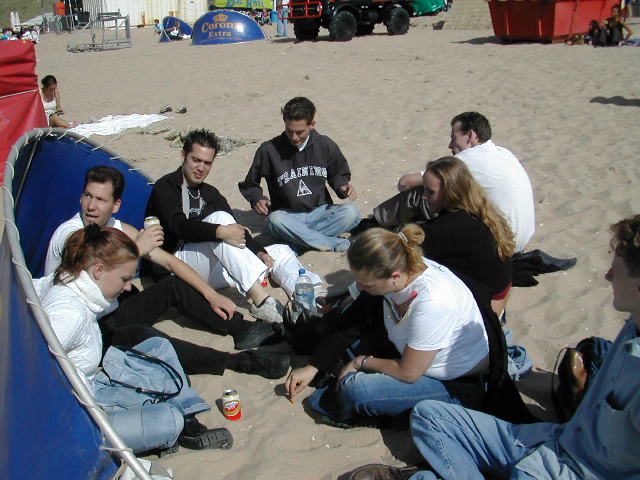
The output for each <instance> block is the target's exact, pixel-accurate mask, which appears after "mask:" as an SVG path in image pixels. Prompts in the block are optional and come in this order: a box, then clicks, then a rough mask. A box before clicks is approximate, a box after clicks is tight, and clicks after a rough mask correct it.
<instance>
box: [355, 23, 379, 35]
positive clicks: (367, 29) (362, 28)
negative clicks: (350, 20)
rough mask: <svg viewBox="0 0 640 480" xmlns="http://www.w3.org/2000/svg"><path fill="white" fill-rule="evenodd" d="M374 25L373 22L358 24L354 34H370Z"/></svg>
mask: <svg viewBox="0 0 640 480" xmlns="http://www.w3.org/2000/svg"><path fill="white" fill-rule="evenodd" d="M375 26H376V24H375V23H367V24H366V25H358V28H357V30H356V35H358V36H362V35H371V33H372V32H373V28H374V27H375Z"/></svg>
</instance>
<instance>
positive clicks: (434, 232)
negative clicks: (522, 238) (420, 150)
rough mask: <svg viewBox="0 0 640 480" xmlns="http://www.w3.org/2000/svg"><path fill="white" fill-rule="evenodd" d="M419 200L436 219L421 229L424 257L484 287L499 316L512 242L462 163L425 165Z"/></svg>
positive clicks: (451, 159)
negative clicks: (424, 203) (423, 201)
mask: <svg viewBox="0 0 640 480" xmlns="http://www.w3.org/2000/svg"><path fill="white" fill-rule="evenodd" d="M423 186H424V193H423V198H424V200H425V201H426V202H427V204H428V205H429V210H430V211H431V212H432V213H433V214H435V215H436V216H435V218H433V219H431V220H430V221H428V222H427V223H425V224H424V225H422V228H423V229H424V231H425V240H424V242H423V243H422V250H423V253H424V255H425V256H426V257H428V258H431V259H433V260H435V261H437V262H440V263H442V264H443V265H446V266H447V267H449V268H451V269H452V270H453V271H454V272H456V273H459V274H462V275H464V276H466V277H469V278H471V279H473V280H475V281H477V282H480V283H482V284H483V285H484V286H485V287H487V290H488V293H489V295H490V297H491V298H492V307H493V309H494V311H495V312H496V313H497V314H498V315H500V314H501V313H502V311H503V310H504V306H505V304H506V297H507V295H508V293H509V290H510V288H511V278H512V274H511V260H510V258H511V256H512V255H513V254H514V252H515V239H514V235H513V232H512V231H511V229H510V227H509V224H508V223H507V220H506V219H505V218H504V217H503V216H502V214H500V212H498V210H497V209H496V208H495V207H494V206H493V204H492V203H491V201H490V200H489V199H488V197H487V195H486V193H485V191H484V189H483V188H482V187H481V186H480V185H479V184H478V182H476V180H475V179H474V178H473V175H472V174H471V172H470V171H469V168H468V167H467V166H466V165H465V163H464V162H463V161H461V160H459V159H457V158H456V157H442V158H439V159H438V160H434V161H432V162H429V163H428V164H427V169H426V171H425V173H424V175H423Z"/></svg>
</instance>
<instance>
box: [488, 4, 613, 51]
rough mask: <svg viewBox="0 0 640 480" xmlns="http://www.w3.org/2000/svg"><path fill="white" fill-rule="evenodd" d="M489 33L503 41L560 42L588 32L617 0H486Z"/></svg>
mask: <svg viewBox="0 0 640 480" xmlns="http://www.w3.org/2000/svg"><path fill="white" fill-rule="evenodd" d="M488 2H489V11H490V12H491V22H492V23H493V31H494V33H495V34H496V36H497V37H500V38H501V39H502V40H504V41H507V42H508V41H515V40H532V41H542V42H561V41H564V40H566V39H567V38H570V37H572V36H573V35H575V34H578V33H588V32H589V22H591V20H598V21H602V20H604V19H606V18H608V17H609V16H611V7H613V6H614V5H615V4H616V3H620V1H619V0H488Z"/></svg>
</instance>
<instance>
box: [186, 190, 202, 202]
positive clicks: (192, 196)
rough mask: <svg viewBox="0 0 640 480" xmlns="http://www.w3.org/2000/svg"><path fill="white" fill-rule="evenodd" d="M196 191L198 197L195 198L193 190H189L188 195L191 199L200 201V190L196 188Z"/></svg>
mask: <svg viewBox="0 0 640 480" xmlns="http://www.w3.org/2000/svg"><path fill="white" fill-rule="evenodd" d="M196 190H198V196H195V195H194V194H193V193H191V189H190V188H187V193H189V196H190V197H191V198H193V199H194V200H200V197H201V194H200V190H199V189H197V188H196Z"/></svg>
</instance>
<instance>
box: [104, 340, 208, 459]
mask: <svg viewBox="0 0 640 480" xmlns="http://www.w3.org/2000/svg"><path fill="white" fill-rule="evenodd" d="M135 348H136V349H137V350H139V351H141V352H144V353H147V354H149V355H151V356H152V357H155V358H159V359H161V360H163V361H165V362H167V363H168V364H169V365H171V366H172V367H173V368H174V369H175V372H176V373H177V374H178V375H179V376H180V378H181V384H182V388H181V390H180V393H179V395H178V396H176V397H173V398H170V399H168V400H166V401H164V402H161V403H154V396H153V395H147V394H144V393H139V392H138V391H136V390H134V389H133V388H127V387H124V386H121V385H119V384H115V383H114V382H116V381H120V382H123V383H125V384H127V385H132V386H134V387H140V388H143V389H149V390H154V391H162V392H173V391H175V389H176V388H177V384H176V383H175V382H174V381H173V380H171V379H170V378H171V377H169V376H168V375H167V373H166V372H167V370H165V368H164V367H162V366H159V365H157V364H156V363H153V362H149V361H148V360H144V359H142V358H140V357H138V356H136V355H133V356H128V355H126V354H125V353H124V352H123V351H122V350H119V349H115V348H113V347H111V349H110V350H109V351H107V354H106V355H105V357H104V359H103V362H102V365H103V369H104V371H103V372H100V373H98V375H96V378H95V382H94V385H95V395H94V396H95V399H96V402H98V403H99V404H100V405H101V406H102V408H103V409H104V410H105V412H107V415H108V416H109V419H110V420H111V422H112V423H113V426H114V429H115V430H116V431H117V432H118V433H119V434H121V436H122V437H123V439H125V441H126V442H127V445H128V446H129V447H131V448H132V449H133V450H134V451H135V452H142V451H146V450H150V449H154V448H165V447H169V446H171V445H173V444H174V443H175V441H176V439H177V438H178V435H179V434H180V432H181V431H182V427H183V418H182V417H183V416H184V415H188V414H194V413H199V412H203V411H206V410H209V409H210V408H211V406H210V405H209V404H208V403H207V402H205V401H204V400H203V399H202V398H201V397H200V396H199V395H198V394H197V392H196V391H195V390H193V389H192V388H191V387H190V386H189V385H188V380H187V377H186V375H185V374H184V372H183V370H182V367H181V365H180V362H179V361H178V357H177V355H176V352H175V350H174V349H173V347H172V345H171V344H170V343H169V342H168V341H167V340H166V339H165V338H160V337H153V338H149V339H147V340H145V341H143V342H142V343H140V344H138V345H136V346H135ZM107 373H108V375H107Z"/></svg>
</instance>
